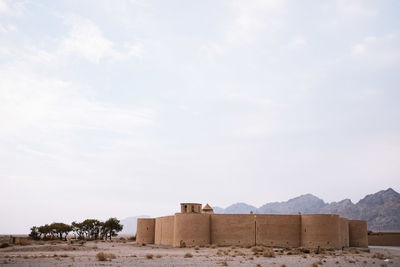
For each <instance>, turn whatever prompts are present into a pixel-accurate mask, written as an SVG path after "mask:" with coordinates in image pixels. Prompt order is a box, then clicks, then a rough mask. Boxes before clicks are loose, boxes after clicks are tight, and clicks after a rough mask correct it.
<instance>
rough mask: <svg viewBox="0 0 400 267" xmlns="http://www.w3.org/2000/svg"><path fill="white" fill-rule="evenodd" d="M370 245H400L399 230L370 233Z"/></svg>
mask: <svg viewBox="0 0 400 267" xmlns="http://www.w3.org/2000/svg"><path fill="white" fill-rule="evenodd" d="M368 245H369V246H396V247H399V246H400V233H399V232H378V233H369V234H368Z"/></svg>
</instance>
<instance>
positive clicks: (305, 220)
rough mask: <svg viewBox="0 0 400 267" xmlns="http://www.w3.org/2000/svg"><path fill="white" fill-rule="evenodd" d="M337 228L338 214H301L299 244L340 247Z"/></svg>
mask: <svg viewBox="0 0 400 267" xmlns="http://www.w3.org/2000/svg"><path fill="white" fill-rule="evenodd" d="M339 229H340V227H339V216H338V215H334V214H312V215H301V246H302V247H321V248H340V247H341V244H340V230H339Z"/></svg>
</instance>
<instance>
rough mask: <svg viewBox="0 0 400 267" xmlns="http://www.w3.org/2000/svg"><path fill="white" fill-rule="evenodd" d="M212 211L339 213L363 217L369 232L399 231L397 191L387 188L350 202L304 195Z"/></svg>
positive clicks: (237, 204) (215, 208) (240, 212)
mask: <svg viewBox="0 0 400 267" xmlns="http://www.w3.org/2000/svg"><path fill="white" fill-rule="evenodd" d="M213 208H214V212H215V213H224V214H248V213H249V212H250V211H253V212H254V213H256V214H297V213H298V212H301V213H302V214H339V215H340V216H341V217H344V218H348V219H352V220H366V221H367V224H368V229H369V230H372V231H400V194H399V193H398V192H396V191H395V190H393V189H392V188H389V189H387V190H382V191H379V192H377V193H375V194H371V195H367V196H365V197H364V198H363V199H361V200H360V201H359V202H357V203H356V204H354V203H353V202H352V201H351V200H350V199H344V200H342V201H339V202H332V203H325V202H324V201H323V200H322V199H320V198H318V197H316V196H314V195H312V194H306V195H301V196H299V197H296V198H292V199H289V200H288V201H284V202H271V203H267V204H265V205H263V206H261V207H259V208H257V207H254V206H251V205H248V204H246V203H236V204H233V205H231V206H229V207H227V208H225V209H223V208H220V207H213Z"/></svg>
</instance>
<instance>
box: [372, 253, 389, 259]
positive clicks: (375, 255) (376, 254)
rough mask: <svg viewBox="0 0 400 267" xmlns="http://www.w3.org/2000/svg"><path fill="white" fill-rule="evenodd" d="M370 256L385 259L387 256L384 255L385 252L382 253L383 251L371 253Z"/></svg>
mask: <svg viewBox="0 0 400 267" xmlns="http://www.w3.org/2000/svg"><path fill="white" fill-rule="evenodd" d="M372 258H373V259H380V260H384V259H386V258H387V257H386V256H385V254H383V253H379V252H375V254H374V255H372Z"/></svg>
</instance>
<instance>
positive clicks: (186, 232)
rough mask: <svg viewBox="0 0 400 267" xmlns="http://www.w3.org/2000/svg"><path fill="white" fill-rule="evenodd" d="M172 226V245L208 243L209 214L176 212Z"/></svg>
mask: <svg viewBox="0 0 400 267" xmlns="http://www.w3.org/2000/svg"><path fill="white" fill-rule="evenodd" d="M174 227H175V230H174V243H173V246H174V247H183V246H197V245H199V246H200V245H206V244H210V214H205V213H186V214H185V213H177V214H175V223H174Z"/></svg>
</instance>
